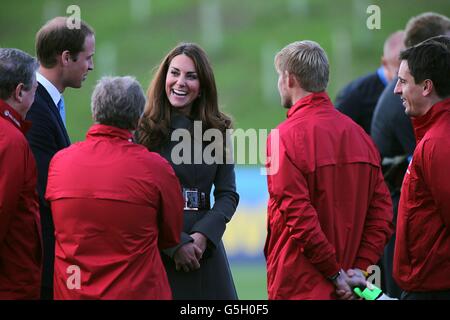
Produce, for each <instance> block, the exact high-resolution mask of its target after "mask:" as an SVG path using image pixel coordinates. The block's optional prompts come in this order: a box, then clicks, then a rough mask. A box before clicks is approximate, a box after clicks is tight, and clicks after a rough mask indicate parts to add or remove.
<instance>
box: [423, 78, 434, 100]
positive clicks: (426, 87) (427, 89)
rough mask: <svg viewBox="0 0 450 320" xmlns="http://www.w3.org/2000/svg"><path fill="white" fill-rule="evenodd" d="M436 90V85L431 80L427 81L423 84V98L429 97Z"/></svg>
mask: <svg viewBox="0 0 450 320" xmlns="http://www.w3.org/2000/svg"><path fill="white" fill-rule="evenodd" d="M433 90H434V84H433V81H432V80H430V79H426V80H424V81H423V83H422V96H424V97H427V96H429V95H430V94H431V93H432V92H433Z"/></svg>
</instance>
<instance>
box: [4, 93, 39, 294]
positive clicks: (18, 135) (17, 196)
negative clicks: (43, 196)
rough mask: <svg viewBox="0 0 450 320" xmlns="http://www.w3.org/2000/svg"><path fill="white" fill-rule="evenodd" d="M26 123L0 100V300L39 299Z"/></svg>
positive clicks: (35, 212)
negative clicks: (25, 133) (25, 134)
mask: <svg viewBox="0 0 450 320" xmlns="http://www.w3.org/2000/svg"><path fill="white" fill-rule="evenodd" d="M28 127H29V123H27V122H25V121H23V120H22V117H21V116H20V115H19V114H18V113H17V112H16V111H15V110H14V109H13V108H11V107H10V106H9V105H8V104H6V103H5V102H4V101H2V100H0V299H39V296H40V285H41V267H42V266H41V258H42V249H41V237H40V227H41V226H40V218H39V206H38V196H37V192H36V183H37V172H36V163H35V161H34V157H33V154H32V153H31V150H30V147H29V145H28V142H27V140H26V139H25V136H24V132H25V131H26V130H27V128H28Z"/></svg>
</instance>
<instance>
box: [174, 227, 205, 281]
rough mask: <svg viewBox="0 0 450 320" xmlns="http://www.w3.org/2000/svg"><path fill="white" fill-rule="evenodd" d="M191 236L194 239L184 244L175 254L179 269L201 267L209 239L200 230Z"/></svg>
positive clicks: (177, 268) (176, 266)
mask: <svg viewBox="0 0 450 320" xmlns="http://www.w3.org/2000/svg"><path fill="white" fill-rule="evenodd" d="M190 236H191V237H192V239H194V241H193V242H188V243H186V244H184V245H182V246H181V247H180V248H179V249H178V250H177V251H176V252H175V254H174V256H173V260H174V261H175V268H176V270H177V271H180V270H183V271H184V272H189V271H194V270H197V269H199V268H200V259H201V258H202V256H203V253H204V252H205V250H206V245H207V242H208V239H207V238H206V237H205V236H204V235H203V234H201V233H200V232H195V233H193V234H191V235H190Z"/></svg>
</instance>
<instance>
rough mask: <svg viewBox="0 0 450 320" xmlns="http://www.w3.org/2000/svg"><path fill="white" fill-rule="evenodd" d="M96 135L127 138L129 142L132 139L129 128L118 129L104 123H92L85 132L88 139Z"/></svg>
mask: <svg viewBox="0 0 450 320" xmlns="http://www.w3.org/2000/svg"><path fill="white" fill-rule="evenodd" d="M98 136H109V137H117V138H120V139H123V140H128V141H129V142H132V141H133V134H132V133H131V132H130V130H126V129H120V128H117V127H113V126H108V125H105V124H94V125H92V126H91V127H90V128H89V130H88V132H87V134H86V138H88V139H89V138H92V137H98Z"/></svg>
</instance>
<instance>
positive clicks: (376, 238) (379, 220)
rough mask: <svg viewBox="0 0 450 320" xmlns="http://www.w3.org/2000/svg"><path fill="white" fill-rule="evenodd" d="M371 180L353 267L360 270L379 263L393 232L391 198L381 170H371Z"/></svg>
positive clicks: (375, 168)
mask: <svg viewBox="0 0 450 320" xmlns="http://www.w3.org/2000/svg"><path fill="white" fill-rule="evenodd" d="M372 179H373V180H374V181H375V184H374V192H373V194H372V198H371V201H370V205H369V209H368V211H367V215H366V221H365V224H364V230H363V234H362V238H361V243H360V246H359V249H358V254H357V256H356V260H355V265H354V267H356V268H359V269H361V270H367V267H369V266H370V265H374V264H376V263H377V262H378V261H379V259H380V257H381V255H382V254H383V250H384V247H385V245H386V243H387V242H388V240H389V238H390V237H391V236H392V234H393V232H394V226H393V223H392V219H393V212H392V201H391V196H390V194H389V191H388V189H387V186H386V183H385V182H384V178H383V174H382V173H381V168H377V167H374V168H373V170H372Z"/></svg>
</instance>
